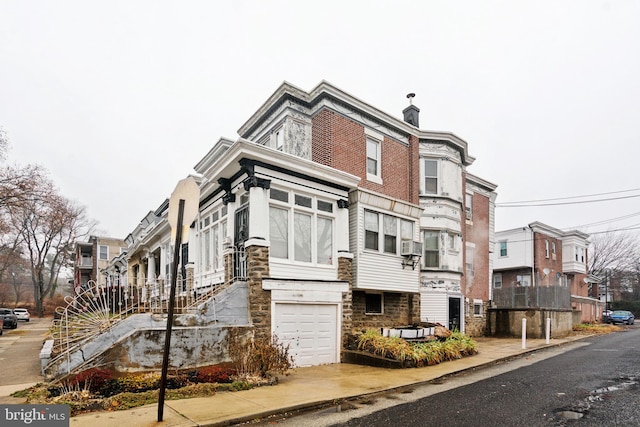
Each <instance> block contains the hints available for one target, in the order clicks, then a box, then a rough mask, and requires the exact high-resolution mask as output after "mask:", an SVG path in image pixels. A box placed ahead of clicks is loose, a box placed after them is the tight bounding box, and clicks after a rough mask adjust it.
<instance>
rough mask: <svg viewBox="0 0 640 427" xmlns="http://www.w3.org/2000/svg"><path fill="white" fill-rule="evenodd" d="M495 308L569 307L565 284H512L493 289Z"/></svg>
mask: <svg viewBox="0 0 640 427" xmlns="http://www.w3.org/2000/svg"><path fill="white" fill-rule="evenodd" d="M493 302H494V303H495V305H496V307H497V308H545V309H571V290H570V289H569V288H568V287H567V286H514V287H508V288H499V289H495V288H494V289H493Z"/></svg>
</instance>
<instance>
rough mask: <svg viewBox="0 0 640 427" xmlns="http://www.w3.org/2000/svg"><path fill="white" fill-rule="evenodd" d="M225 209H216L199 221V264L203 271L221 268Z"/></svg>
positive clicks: (225, 230)
mask: <svg viewBox="0 0 640 427" xmlns="http://www.w3.org/2000/svg"><path fill="white" fill-rule="evenodd" d="M226 214H227V210H226V207H225V209H216V210H215V211H213V212H212V213H211V214H209V215H207V216H205V217H204V218H202V220H201V221H200V245H201V248H200V265H201V266H202V269H203V270H202V271H203V272H212V271H215V270H217V269H219V268H222V266H223V261H222V250H223V244H224V238H225V237H227V218H226Z"/></svg>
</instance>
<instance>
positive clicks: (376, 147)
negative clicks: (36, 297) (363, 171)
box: [367, 138, 380, 177]
mask: <svg viewBox="0 0 640 427" xmlns="http://www.w3.org/2000/svg"><path fill="white" fill-rule="evenodd" d="M367 174H368V175H373V176H377V177H380V141H376V140H375V139H371V138H367Z"/></svg>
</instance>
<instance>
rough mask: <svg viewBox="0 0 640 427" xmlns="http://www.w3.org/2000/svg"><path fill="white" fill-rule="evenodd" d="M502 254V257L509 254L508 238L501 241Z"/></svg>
mask: <svg viewBox="0 0 640 427" xmlns="http://www.w3.org/2000/svg"><path fill="white" fill-rule="evenodd" d="M500 256H501V257H505V256H507V241H506V240H502V241H501V242H500Z"/></svg>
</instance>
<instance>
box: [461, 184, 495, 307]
mask: <svg viewBox="0 0 640 427" xmlns="http://www.w3.org/2000/svg"><path fill="white" fill-rule="evenodd" d="M489 204H490V201H489V198H488V197H486V196H484V195H482V194H480V193H474V194H473V199H472V205H473V212H472V218H471V220H470V221H467V223H466V227H465V236H464V238H465V241H467V242H470V243H473V244H474V245H475V250H474V259H473V275H471V274H465V276H464V294H465V296H466V297H467V298H471V299H481V300H483V301H487V300H489V281H490V271H489V269H490V256H491V254H490V253H489V227H490V225H489V212H490V206H489ZM464 256H465V259H466V252H465V255H464ZM465 262H466V260H465Z"/></svg>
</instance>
